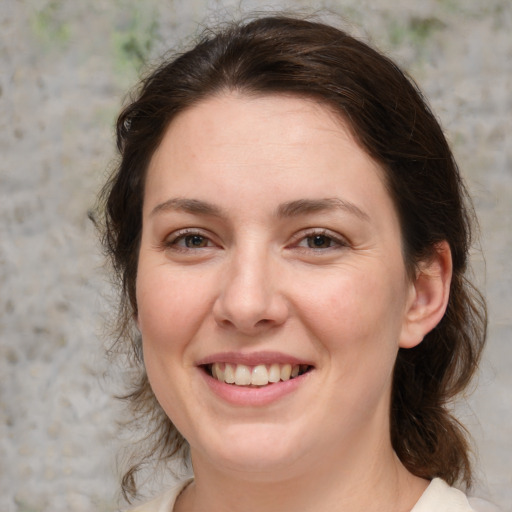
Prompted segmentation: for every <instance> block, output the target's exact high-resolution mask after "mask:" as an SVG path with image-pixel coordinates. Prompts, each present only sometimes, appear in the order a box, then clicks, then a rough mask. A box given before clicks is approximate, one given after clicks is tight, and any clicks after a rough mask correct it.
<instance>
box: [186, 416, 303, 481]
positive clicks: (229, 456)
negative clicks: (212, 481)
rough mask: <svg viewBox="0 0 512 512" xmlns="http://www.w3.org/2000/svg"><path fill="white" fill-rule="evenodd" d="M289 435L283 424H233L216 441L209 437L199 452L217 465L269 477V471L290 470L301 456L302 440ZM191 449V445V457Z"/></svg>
mask: <svg viewBox="0 0 512 512" xmlns="http://www.w3.org/2000/svg"><path fill="white" fill-rule="evenodd" d="M287 433H288V434H287ZM292 437H293V436H290V435H289V428H285V427H284V426H283V425H279V426H278V425H268V424H264V425H236V426H231V427H230V428H229V429H227V431H226V432H223V433H222V435H221V436H219V437H218V438H217V439H216V440H215V442H212V440H213V439H212V437H210V443H209V445H208V446H204V445H203V449H202V450H201V452H203V453H205V454H206V455H207V457H208V458H209V459H210V460H211V461H212V463H213V464H214V465H215V466H216V467H218V468H224V469H225V470H226V471H236V472H237V473H244V472H245V473H247V474H248V475H251V478H255V479H256V480H261V481H263V480H271V479H272V477H271V475H272V473H274V472H275V471H281V470H287V471H289V469H290V467H291V466H293V465H294V464H295V463H296V462H297V461H298V460H299V459H300V458H301V454H300V451H299V450H298V447H300V445H301V443H300V442H299V441H297V440H296V439H295V437H293V438H292ZM194 452H195V450H194V449H193V448H192V460H194Z"/></svg>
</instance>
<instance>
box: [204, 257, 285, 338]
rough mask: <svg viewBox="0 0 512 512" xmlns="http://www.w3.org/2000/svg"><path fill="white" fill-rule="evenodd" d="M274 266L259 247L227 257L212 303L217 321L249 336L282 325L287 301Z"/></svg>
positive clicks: (277, 270)
mask: <svg viewBox="0 0 512 512" xmlns="http://www.w3.org/2000/svg"><path fill="white" fill-rule="evenodd" d="M277 266H278V265H277V263H276V262H273V261H272V257H271V256H270V255H268V254H266V253H265V251H259V250H255V251H250V250H248V251H245V252H244V253H243V254H238V255H236V256H235V257H234V258H233V259H232V260H231V261H229V263H228V264H227V266H226V271H225V272H224V273H223V282H222V283H221V287H220V293H219V295H218V297H217V299H216V301H215V303H214V306H213V315H214V318H215V321H216V322H217V324H218V325H219V326H221V327H223V328H229V329H233V330H236V331H238V332H239V333H241V334H245V335H249V336H254V335H257V334H260V333H261V332H264V331H267V330H269V329H272V328H275V327H277V326H280V325H282V324H283V323H284V322H285V321H286V319H287V317H288V303H287V301H286V299H285V296H284V294H283V290H282V289H281V281H280V277H279V269H278V268H277Z"/></svg>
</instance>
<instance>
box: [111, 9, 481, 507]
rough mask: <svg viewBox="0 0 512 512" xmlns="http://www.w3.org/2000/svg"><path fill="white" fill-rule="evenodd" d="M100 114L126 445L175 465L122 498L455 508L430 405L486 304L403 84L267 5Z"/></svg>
mask: <svg viewBox="0 0 512 512" xmlns="http://www.w3.org/2000/svg"><path fill="white" fill-rule="evenodd" d="M117 127H118V128H117V135H118V147H119V150H120V153H121V160H120V164H119V166H118V169H116V171H115V172H114V174H113V176H112V178H111V180H110V182H109V183H108V184H107V186H106V187H105V189H104V192H103V198H104V201H105V229H106V231H105V237H104V243H105V247H106V249H107V251H108V253H109V254H110V256H111V258H112V261H113V264H114V269H115V271H116V272H117V275H118V276H119V278H120V281H121V283H122V304H121V315H120V318H121V323H120V338H122V339H123V340H125V341H126V340H127V339H129V338H130V335H131V334H132V330H131V325H132V323H134V324H135V325H136V327H137V329H136V334H134V335H132V339H133V344H132V348H131V350H132V353H133V354H134V355H135V356H136V358H135V360H136V366H137V367H138V368H139V373H138V376H137V381H136V382H134V388H133V390H132V392H131V394H130V396H129V398H130V400H131V402H132V406H133V408H134V411H135V412H136V413H137V415H138V418H139V419H140V418H146V419H147V420H148V423H149V429H150V434H149V439H150V440H151V441H152V445H151V446H150V447H149V449H148V451H147V453H146V454H145V456H144V457H143V458H142V460H141V461H140V464H142V463H144V462H147V461H151V460H155V459H159V460H160V461H163V462H164V463H165V462H168V461H169V460H170V459H171V458H172V457H173V456H178V455H181V456H187V455H188V454H189V455H190V458H191V462H192V466H193V470H194V479H193V480H189V481H187V482H183V483H181V484H180V485H178V486H177V487H176V488H174V489H171V490H170V491H168V492H167V493H166V494H164V495H163V496H161V497H159V498H157V500H156V501H153V502H151V503H149V504H146V505H144V506H142V507H141V508H137V509H136V510H139V511H157V510H158V511H164V510H165V511H172V510H174V511H175V512H183V511H196V512H197V511H205V510H215V511H216V512H220V511H224V510H226V511H228V510H229V511H238V510H240V511H244V512H248V511H253V510H254V511H256V510H258V511H260V510H265V511H273V510H279V511H281V512H282V511H288V510H290V511H291V510H302V511H310V510H315V511H316V512H319V511H320V512H321V511H324V510H326V511H327V510H329V511H335V510H340V511H341V510H343V511H345V510H350V511H359V510H361V511H362V510H364V511H371V510H379V511H381V512H382V511H387V510H389V511H409V510H413V511H414V512H420V511H421V512H423V511H435V512H439V511H443V510H447V511H448V510H450V511H453V510H460V511H463V510H464V511H469V510H473V509H472V508H471V505H470V503H469V501H468V499H467V498H466V496H465V495H464V494H463V493H462V492H461V491H458V490H456V489H455V488H453V487H450V486H451V485H453V484H455V483H459V484H461V485H465V486H466V487H467V488H469V486H470V485H471V480H472V472H471V463H470V457H469V446H468V442H467V440H466V437H465V431H464V429H463V427H462V426H461V425H460V424H459V423H458V422H457V420H456V419H454V418H453V417H452V416H451V414H450V412H449V410H448V405H449V404H450V402H451V401H452V400H453V398H454V397H456V396H457V395H458V394H459V393H460V392H461V391H463V390H464V389H465V388H466V387H467V385H468V383H469V381H470V379H471V377H472V375H473V374H474V372H475V369H476V368H477V365H478V360H479V357H480V353H481V350H482V348H483V344H484V340H485V325H486V316H485V305H484V302H483V300H482V298H481V297H480V295H479V294H478V292H476V290H474V289H473V287H472V286H471V285H470V283H469V282H468V281H467V280H466V278H465V271H466V268H467V256H468V250H469V247H470V242H471V233H470V224H471V216H472V210H471V207H470V204H469V199H468V198H467V195H466V191H465V188H464V185H463V183H462V181H461V178H460V175H459V173H458V170H457V166H456V164H455V162H454V160H453V157H452V154H451V152H450V149H449V147H448V144H447V142H446V140H445V138H444V136H443V133H442V131H441V128H440V127H439V125H438V123H437V121H436V120H435V118H434V116H433V115H432V113H431V112H430V110H429V109H428V107H427V106H426V104H425V103H424V101H423V99H422V97H421V94H420V93H419V92H418V90H417V89H416V87H415V85H414V84H412V83H411V82H410V81H409V80H408V79H407V78H406V77H405V76H404V75H403V74H402V72H401V71H400V70H399V69H398V68H397V67H396V66H395V65H394V64H393V63H392V62H391V61H390V60H388V59H387V58H386V57H383V56H382V55H380V54H379V53H377V52H376V51H374V50H373V49H371V48H369V47H368V46H367V45H365V44H363V43H361V42H359V41H357V40H355V39H354V38H352V37H350V36H348V35H347V34H345V33H343V32H341V31H339V30H338V29H335V28H333V27H330V26H326V25H323V24H321V23H315V22H310V21H304V20H298V19H291V18H287V17H278V16H273V17H267V18H262V19H257V20H255V21H252V22H248V23H241V24H239V25H232V26H229V27H227V28H224V29H223V30H221V31H220V32H219V33H216V34H215V33H209V34H208V35H207V36H205V38H204V39H203V40H202V41H200V42H199V43H198V44H197V46H195V48H193V49H192V50H190V51H189V52H187V53H185V54H183V55H181V56H179V57H177V58H176V59H175V60H172V61H169V62H166V63H164V64H163V65H162V66H161V67H160V68H159V69H158V70H156V71H155V72H154V73H152V74H151V76H149V77H148V78H147V79H146V80H145V82H144V83H143V86H142V88H141V90H140V92H139V93H138V95H137V97H136V98H135V99H134V101H133V102H132V103H131V104H130V105H128V106H127V107H126V108H125V110H124V111H123V112H122V114H121V115H120V117H119V119H118V124H117ZM139 333H140V335H139ZM139 467H140V465H134V466H133V467H132V468H131V469H130V471H128V472H127V474H126V475H125V478H124V480H123V490H124V492H125V494H126V495H127V496H132V497H134V496H135V495H136V493H137V488H136V483H135V475H136V472H137V469H138V468H139ZM473 506H474V505H473Z"/></svg>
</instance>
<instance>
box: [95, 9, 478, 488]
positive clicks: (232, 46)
mask: <svg viewBox="0 0 512 512" xmlns="http://www.w3.org/2000/svg"><path fill="white" fill-rule="evenodd" d="M229 91H236V92H238V93H241V94H247V95H275V94H286V95H296V96H298V97H304V98H308V99H314V100H316V101H318V102H319V103H320V104H323V105H326V106H327V107H330V108H331V109H332V110H333V111H334V112H335V113H337V114H338V115H339V116H340V118H341V119H342V120H343V121H345V123H346V124H347V125H348V126H349V127H350V129H351V131H352V132H353V135H354V137H355V139H356V140H357V142H358V144H359V145H360V146H361V147H362V148H363V150H364V151H366V152H367V153H368V154H369V155H370V156H371V157H372V158H373V159H374V160H375V161H376V162H378V163H379V164H380V166H381V167H382V169H383V170H384V174H385V176H386V185H387V188H388V191H389V194H390V196H391V198H392V199H393V202H394V205H395V208H396V210H397V212H398V216H399V220H400V224H401V230H402V246H403V248H402V250H403V257H404V262H405V266H406V269H407V271H408V272H409V275H410V276H411V277H412V276H413V275H414V272H415V270H416V269H417V265H418V264H419V263H420V262H422V261H425V260H426V259H428V258H429V257H431V256H432V255H433V254H434V253H435V251H436V247H437V245H438V244H439V243H440V242H442V241H447V242H448V243H449V246H450V249H451V254H452V260H453V277H452V281H451V288H450V296H449V302H448V306H447V310H446V313H445V315H444V317H443V319H442V320H441V322H440V323H439V324H438V325H437V326H436V327H435V328H434V329H433V330H432V331H431V332H429V333H428V334H427V335H426V336H425V338H424V340H423V341H422V343H420V344H419V345H418V346H416V347H415V348H411V349H399V352H398V356H397V360H396V363H395V368H394V376H393V386H392V397H391V409H390V426H391V432H390V436H391V442H392V445H393V448H394V450H395V451H396V453H397V455H398V457H399V458H400V460H401V462H402V463H403V464H404V466H405V467H406V468H407V469H408V470H409V471H410V472H411V473H413V474H414V475H417V476H419V477H423V478H427V479H432V478H434V477H441V478H443V479H444V480H445V481H447V482H448V483H449V484H453V483H456V482H459V483H463V484H465V485H466V486H467V487H469V486H470V485H471V479H472V471H471V457H470V448H469V442H468V439H467V432H466V430H465V429H464V427H463V426H462V425H461V424H460V423H459V422H458V421H457V420H456V419H455V418H454V417H453V416H452V414H451V413H450V408H451V403H452V402H453V400H454V398H456V397H457V396H458V395H459V394H460V393H461V392H462V391H464V390H465V389H466V388H467V387H468V384H469V382H470V380H471V378H472V376H473V375H474V373H475V372H476V369H477V367H478V361H479V358H480V355H481V351H482V348H483V346H484V342H485V335H486V323H487V318H486V309H485V302H484V299H483V298H482V296H481V295H480V294H479V293H478V291H477V290H476V289H475V288H474V287H473V286H472V285H471V283H470V282H469V281H468V280H467V278H466V274H467V271H468V252H469V249H470V246H471V242H472V236H471V227H472V224H473V221H474V214H473V208H472V206H471V201H470V199H469V196H468V194H467V191H466V189H465V186H464V184H463V182H462V179H461V176H460V174H459V170H458V168H457V165H456V163H455V161H454V158H453V155H452V153H451V151H450V148H449V145H448V143H447V141H446V139H445V137H444V135H443V132H442V129H441V127H440V125H439V123H438V122H437V120H436V118H435V117H434V115H433V114H432V112H431V111H430V109H429V107H428V105H427V104H426V101H425V100H424V98H423V96H422V94H421V92H420V91H419V89H418V87H417V86H416V84H415V83H414V82H413V81H412V80H411V79H410V78H408V77H407V76H406V75H405V74H404V73H403V72H402V71H401V70H400V69H399V68H398V67H397V66H396V65H395V64H394V63H393V62H392V61H391V60H390V59H389V58H387V57H386V56H384V55H382V54H380V53H379V52H377V51H376V50H374V49H372V48H371V47H369V46H368V45H367V44H365V43H363V42H361V41H359V40H358V39H356V38H354V37H352V36H350V35H348V34H347V33H345V32H343V31H342V30H339V29H338V28H334V27H332V26H329V25H325V24H323V23H320V22H317V21H310V20H304V19H296V18H293V17H292V18H291V17H287V16H280V15H278V16H276V15H274V16H267V17H262V18H258V19H255V20H250V21H245V22H236V23H235V22H233V23H231V24H229V25H224V26H223V27H222V28H220V29H219V30H218V31H217V32H215V31H212V30H209V31H207V32H205V33H203V35H202V36H201V39H200V40H199V42H198V43H197V44H196V46H195V47H193V48H192V49H191V50H189V51H187V52H186V53H183V54H181V55H179V56H177V57H175V58H173V59H170V60H167V61H166V62H164V63H163V64H162V65H161V66H160V67H159V68H158V69H156V70H155V71H153V72H152V73H151V74H150V75H149V76H148V77H147V78H146V79H144V80H143V81H142V83H141V86H140V88H139V90H138V92H137V94H136V96H135V97H134V98H133V100H132V101H131V103H130V104H129V105H128V106H126V107H125V108H124V110H123V111H122V112H121V114H120V116H119V118H118V120H117V147H118V149H119V153H120V159H119V164H118V166H117V167H116V168H115V169H114V172H113V173H112V175H111V177H110V179H109V181H108V182H107V184H106V185H105V187H104V188H103V190H102V193H101V194H100V204H101V205H102V208H103V210H102V211H103V218H102V221H103V224H102V226H103V239H102V240H103V244H104V248H105V251H106V253H107V255H108V256H109V258H110V261H111V262H112V264H113V269H114V275H115V276H116V277H117V278H118V280H119V285H120V309H119V315H118V320H119V323H118V330H117V334H118V343H122V344H124V346H125V347H128V351H129V352H130V354H131V355H132V356H133V364H134V366H135V368H136V369H137V371H136V372H135V374H134V375H133V379H132V381H131V388H130V392H129V394H128V395H127V396H126V397H125V398H127V399H128V400H129V402H130V404H131V407H132V411H133V412H134V414H135V417H136V418H138V419H139V420H140V419H144V420H146V421H147V427H146V428H147V430H146V432H148V434H147V436H146V438H145V440H146V441H147V442H146V443H145V444H144V449H145V450H146V451H145V453H143V454H139V459H138V461H137V462H134V463H133V465H132V466H131V467H130V469H129V470H128V471H127V472H126V474H125V475H124V478H123V481H122V489H123V493H124V495H125V497H130V496H132V497H134V496H135V495H136V494H137V486H136V480H135V476H136V473H137V471H138V470H139V469H140V468H141V467H142V466H143V465H145V464H147V463H150V462H155V461H160V462H162V461H163V462H166V461H168V460H170V459H171V458H172V457H174V456H176V455H177V454H180V453H181V454H184V453H186V450H187V443H186V441H185V440H184V439H183V437H182V436H181V435H180V434H179V432H178V431H177V430H176V428H175V427H174V426H173V424H172V423H171V421H170V419H169V418H168V417H167V416H166V415H165V413H164V412H163V410H162V409H161V408H160V406H159V405H158V403H157V401H156V398H155V397H154V394H153V392H152V390H151V387H150V385H149V382H148V378H147V375H146V373H145V370H144V363H143V360H142V356H141V344H142V341H141V339H140V335H139V334H138V332H137V331H136V330H135V329H134V328H133V317H134V315H136V313H137V301H136V290H135V286H136V284H135V283H136V275H137V263H138V249H139V243H140V237H141V230H142V204H143V195H144V182H145V175H146V170H147V167H148V164H149V161H150V159H151V157H152V155H153V152H154V151H155V149H156V148H157V147H158V145H159V144H160V142H161V140H162V137H163V136H164V133H165V131H166V128H167V127H168V125H169V123H170V122H171V121H172V120H173V118H174V117H175V116H176V115H177V114H178V113H180V112H182V111H184V110H185V109H189V108H191V107H192V106H193V105H195V104H197V103H198V102H201V101H202V100H204V99H205V98H209V97H212V96H215V95H218V94H222V93H226V92H229Z"/></svg>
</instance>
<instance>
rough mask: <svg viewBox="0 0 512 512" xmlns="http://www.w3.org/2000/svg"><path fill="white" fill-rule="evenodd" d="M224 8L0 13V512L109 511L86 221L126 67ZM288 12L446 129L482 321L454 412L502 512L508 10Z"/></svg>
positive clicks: (348, 5)
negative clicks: (376, 65)
mask: <svg viewBox="0 0 512 512" xmlns="http://www.w3.org/2000/svg"><path fill="white" fill-rule="evenodd" d="M236 3H238V2H236ZM233 4H235V2H233ZM233 4H231V3H229V2H215V1H207V0H194V1H192V0H188V1H186V0H184V1H174V2H172V1H170V0H167V1H163V0H161V1H159V0H146V1H144V2H142V1H137V0H124V1H121V0H98V1H94V2H79V1H67V2H66V1H64V0H50V1H48V0H0V191H1V196H0V336H1V338H0V386H1V387H0V511H1V512H13V511H19V512H22V511H23V512H42V511H45V512H50V511H51V512H60V511H69V510H72V511H77V512H81V511H87V512H89V511H91V510H96V511H112V510H114V503H115V499H116V492H117V483H116V479H115V476H114V473H115V463H114V453H115V451H116V449H117V446H118V444H119V443H118V440H117V439H118V435H119V434H118V429H117V427H116V423H115V418H116V417H117V414H118V408H119V405H118V404H116V402H115V400H113V398H112V394H113V393H114V391H115V387H114V385H115V382H116V379H115V370H112V368H109V367H108V365H107V362H106V360H105V358H104V356H103V343H104V338H103V337H102V329H103V328H102V324H103V321H104V318H103V317H104V316H105V313H106V312H107V311H108V301H106V300H105V299H104V298H102V297H103V296H104V295H105V294H106V293H107V290H108V286H107V285H106V284H105V283H104V281H103V277H102V275H101V271H100V266H101V256H100V253H99V250H98V247H97V245H96V242H95V234H94V230H93V227H92V226H91V224H90V222H89V221H88V220H87V210H88V209H89V208H90V207H91V206H92V204H93V203H94V196H95V192H96V191H97V189H98V186H99V184H100V183H101V181H102V180H103V179H104V176H105V170H106V169H107V167H108V165H109V162H110V161H111V158H112V156H113V154H114V153H113V139H112V124H113V120H114V116H115V114H116V111H117V110H118V109H119V107H120V105H121V103H122V100H123V96H124V93H125V92H126V90H127V87H128V86H129V85H130V84H132V83H133V82H134V80H135V78H136V76H137V69H138V68H139V66H140V63H141V59H142V58H147V57H155V56H157V55H158V54H160V53H161V52H162V51H163V50H164V49H165V48H167V47H168V46H169V45H170V44H171V42H172V41H173V40H175V39H177V38H182V37H184V36H186V35H190V34H191V33H193V32H196V31H197V30H198V26H197V23H198V22H200V21H202V20H203V19H204V18H205V16H207V15H210V16H211V17H213V18H215V17H216V16H217V17H218V16H219V15H218V14H215V13H218V12H219V11H220V17H225V15H226V12H225V11H226V10H227V11H230V10H231V11H233V10H234V9H233V8H232V7H230V6H231V5H233ZM283 5H285V4H284V3H283V2H271V1H268V2H264V3H261V2H249V1H247V2H243V3H242V7H243V9H244V10H250V9H254V8H262V7H263V6H274V7H279V6H283ZM290 5H295V6H297V5H301V6H305V7H308V6H311V5H314V6H315V7H326V8H330V9H332V10H334V11H336V12H339V13H341V14H343V15H345V16H346V17H347V18H348V20H350V25H351V30H352V31H353V32H355V33H357V34H360V35H362V36H364V37H370V38H371V40H372V41H373V42H374V44H376V45H378V46H379V47H380V48H381V49H384V50H385V51H387V52H389V54H390V55H392V56H394V57H395V58H396V59H397V60H398V61H399V62H400V63H401V64H402V65H403V66H405V67H406V68H407V69H409V70H410V72H411V73H412V74H413V76H414V77H415V78H416V80H417V81H418V82H419V83H420V84H421V86H422V87H423V88H424V90H425V91H426V93H427V96H428V97H429V98H430V100H431V103H432V105H433V107H434V110H435V111H436V112H437V114H438V116H439V117H440V119H441V121H442V123H443V125H444V127H445V129H446V132H447V134H448V137H449V139H450V141H451V143H452V145H453V148H454V151H455V154H456V156H457V157H458V160H459V163H460V166H461V168H462V170H463V172H464V174H465V176H466V177H467V180H468V182H469V185H470V188H471V190H472V192H473V194H474V196H475V202H476V206H477V210H478V214H479V216H480V221H481V227H482V233H483V237H482V245H483V250H484V254H485V259H486V264H487V273H486V277H485V269H484V265H483V259H482V256H481V255H480V254H479V253H475V258H474V259H475V266H476V273H477V277H478V280H479V282H480V283H481V284H482V286H483V288H484V289H485V291H486V293H487V295H488V298H489V305H490V319H491V328H490V337H489V347H488V350H487V353H486V356H485V361H484V364H483V367H482V373H481V377H480V379H479V387H478V390H477V391H476V392H475V393H474V394H473V396H472V397H470V398H469V400H468V404H467V406H465V407H462V408H461V411H462V414H463V416H464V420H465V421H466V422H467V423H468V424H469V426H470V428H471V430H472V432H473V434H474V436H475V438H476V440H477V448H478V452H479V458H480V468H481V475H482V478H481V482H480V484H479V488H478V489H477V490H478V492H480V493H488V494H490V495H491V496H493V497H494V499H495V501H496V502H497V503H499V504H500V505H501V506H502V507H503V509H504V510H505V511H507V510H512V508H511V507H512V505H511V503H512V469H511V455H512V453H511V452H512V449H511V447H512V403H511V401H512V400H511V391H512V374H511V370H510V369H511V368H512V344H511V341H510V340H511V337H512V313H511V305H512V262H511V258H510V253H511V249H512V230H511V226H512V35H511V34H512V7H511V6H512V4H511V3H510V0H437V1H435V0H421V1H420V0H408V1H406V0H373V1H366V0H346V1H343V0H338V1H332V2H327V1H323V2H322V1H318V2H306V1H303V2H300V1H295V2H293V3H290ZM226 6H227V7H228V8H227V9H225V7H226Z"/></svg>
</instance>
